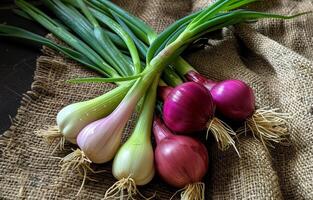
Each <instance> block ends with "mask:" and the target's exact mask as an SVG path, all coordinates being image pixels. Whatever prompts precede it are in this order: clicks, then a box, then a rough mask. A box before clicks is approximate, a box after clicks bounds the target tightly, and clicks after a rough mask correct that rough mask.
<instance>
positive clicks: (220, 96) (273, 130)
mask: <svg viewBox="0 0 313 200" xmlns="http://www.w3.org/2000/svg"><path fill="white" fill-rule="evenodd" d="M185 77H186V78H187V80H190V81H194V82H197V83H199V84H201V85H203V86H205V87H206V88H207V89H208V90H209V91H210V93H211V95H212V98H213V101H214V103H215V105H216V110H217V112H219V113H220V114H221V115H222V116H224V117H226V118H228V119H231V120H233V121H245V124H246V125H245V126H244V127H242V128H240V129H239V130H238V132H239V133H240V132H241V133H242V132H246V130H247V128H248V129H250V130H251V132H252V134H253V135H255V136H256V137H258V138H259V139H260V141H261V142H262V143H263V144H264V146H265V147H266V146H267V145H268V146H272V145H271V143H270V142H274V143H282V142H285V141H286V140H288V139H287V137H286V136H287V135H288V128H287V126H286V123H287V121H286V118H288V114H286V113H279V112H277V109H257V110H256V108H255V96H254V93H253V90H252V88H251V87H249V86H248V85H247V84H246V83H244V82H243V81H240V80H234V79H233V80H225V81H221V82H219V83H216V82H214V81H211V80H209V79H207V78H205V77H204V76H202V75H200V74H199V73H197V72H196V71H193V70H191V71H189V72H188V73H187V74H186V75H185Z"/></svg>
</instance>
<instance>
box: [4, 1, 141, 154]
mask: <svg viewBox="0 0 313 200" xmlns="http://www.w3.org/2000/svg"><path fill="white" fill-rule="evenodd" d="M44 3H45V4H46V5H47V6H48V7H49V8H50V9H51V10H52V11H54V12H55V13H56V14H57V16H59V17H60V18H61V20H62V21H64V22H65V23H66V24H67V25H68V26H70V28H71V29H72V30H73V31H74V32H75V33H79V36H80V38H78V37H76V36H75V35H73V34H72V32H70V31H69V30H67V29H64V26H62V25H61V24H60V23H59V22H57V21H56V20H53V19H51V18H50V17H48V16H47V15H45V14H44V13H43V12H41V11H40V10H39V9H37V8H36V7H34V6H32V5H31V4H29V3H27V2H25V1H22V0H18V1H16V4H17V5H18V6H19V7H20V8H21V9H22V10H23V11H24V12H25V13H26V15H27V16H29V17H31V18H33V19H34V20H36V21H37V22H39V23H40V24H41V25H42V26H44V27H45V28H46V29H48V30H49V31H51V32H52V33H53V34H54V35H56V36H57V37H58V38H59V39H61V40H62V41H63V42H65V43H66V44H67V45H68V46H70V48H68V47H65V46H63V45H60V44H58V43H55V42H53V41H51V40H49V39H47V38H44V37H42V36H39V35H36V34H34V33H31V32H29V31H26V30H23V29H20V28H16V27H12V26H9V25H0V35H1V36H9V37H19V38H23V39H28V40H31V41H34V42H37V43H40V44H43V45H46V46H48V47H50V48H52V49H55V50H57V51H59V52H61V53H63V54H64V55H66V56H68V57H69V58H72V59H73V60H76V61H78V62H80V63H81V64H83V66H85V67H88V68H90V69H92V70H95V71H97V72H99V73H100V74H102V75H103V76H107V77H112V78H111V79H109V80H107V81H115V82H116V83H117V84H119V85H120V86H118V87H117V88H115V89H113V90H112V91H110V92H108V93H105V94H103V95H101V96H100V97H97V98H94V99H91V100H88V101H84V102H78V103H74V104H70V105H68V106H66V107H64V108H63V109H62V110H61V111H60V112H59V113H58V115H57V120H56V121H57V126H52V127H50V128H49V129H48V130H40V131H39V132H38V135H40V136H42V137H44V138H45V139H46V140H47V141H48V142H49V143H52V142H54V141H55V140H57V139H59V143H58V145H57V146H56V148H57V147H60V148H61V149H63V148H64V142H65V139H66V140H68V141H70V142H71V143H74V144H75V143H76V137H77V134H78V133H79V131H80V130H81V129H82V128H84V127H85V126H86V125H87V124H89V123H91V122H93V121H95V120H97V119H100V118H102V117H104V116H107V115H108V114H110V113H111V112H112V111H113V110H114V109H115V108H116V107H117V106H118V104H119V103H120V102H121V100H122V99H123V97H124V96H125V95H126V93H127V91H128V90H129V89H130V88H131V86H132V84H133V83H131V79H132V78H128V77H123V76H126V75H132V74H133V75H134V77H136V74H138V73H139V72H140V70H141V68H142V67H141V63H140V59H139V56H138V53H137V51H136V47H135V45H134V43H133V42H132V40H131V38H130V36H128V34H127V33H125V31H123V29H122V28H121V27H120V26H119V25H118V24H113V25H114V27H115V29H114V31H115V32H117V33H119V34H118V35H119V37H118V38H119V40H120V38H121V39H122V40H123V44H125V47H126V49H127V48H128V49H130V54H131V56H132V61H129V60H127V61H125V60H126V59H125V58H124V55H120V54H121V53H120V51H119V50H118V49H117V48H116V47H115V46H114V44H113V42H111V41H110V39H107V38H106V35H105V33H104V32H103V31H102V29H101V27H100V26H99V24H98V23H97V21H96V20H95V19H94V18H93V17H92V16H90V15H89V14H90V13H88V11H86V10H85V12H84V14H85V15H86V16H88V17H89V21H92V23H89V21H88V20H86V19H85V18H84V17H83V16H82V15H81V14H80V13H79V12H78V11H77V10H75V8H73V7H72V8H70V7H66V6H65V5H64V4H63V3H62V2H60V1H53V2H52V1H49V0H46V1H44ZM80 3H81V2H80ZM81 6H82V7H83V4H81ZM73 17H74V18H73ZM92 25H93V27H92ZM93 28H94V32H93ZM112 35H115V34H113V33H112V34H110V36H111V38H112ZM114 37H115V36H114ZM114 37H113V38H114ZM103 38H106V40H105V41H103V40H104V39H103ZM97 39H98V40H99V41H97ZM102 39H103V40H102ZM115 41H116V37H115ZM89 45H90V46H89ZM91 47H92V48H91ZM94 49H95V50H94ZM105 50H106V51H105ZM112 52H113V53H112ZM110 53H111V54H110ZM120 57H123V58H124V62H123V63H118V62H122V61H123V59H121V58H120ZM116 58H118V59H116ZM114 59H115V60H116V61H117V62H116V63H118V64H116V63H113V62H114ZM106 61H108V62H109V63H110V64H108V63H107V62H106ZM129 63H134V64H133V65H130V64H129ZM111 65H112V66H114V67H111ZM133 66H134V67H133ZM127 69H129V70H127ZM137 77H139V76H137ZM125 80H130V82H124V81H125ZM122 81H123V82H122ZM107 105H110V106H107Z"/></svg>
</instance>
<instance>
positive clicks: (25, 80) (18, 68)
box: [0, 0, 46, 134]
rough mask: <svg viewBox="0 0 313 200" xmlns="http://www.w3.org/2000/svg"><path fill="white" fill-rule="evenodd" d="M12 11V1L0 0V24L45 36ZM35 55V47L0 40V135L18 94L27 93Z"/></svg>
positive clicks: (16, 103)
mask: <svg viewBox="0 0 313 200" xmlns="http://www.w3.org/2000/svg"><path fill="white" fill-rule="evenodd" d="M32 2H34V3H36V4H38V1H32ZM12 8H15V7H14V3H13V1H11V0H1V1H0V23H6V24H10V25H16V26H19V27H23V28H25V29H27V30H30V31H32V32H36V33H39V34H41V35H44V34H46V31H45V30H44V29H43V28H42V27H40V25H38V24H36V23H35V22H32V21H29V20H26V19H23V18H21V17H19V16H17V15H15V14H14V13H13V12H12V11H11V10H12ZM39 55H40V46H39V45H34V44H31V43H27V42H25V41H22V40H16V39H9V38H3V37H0V134H2V133H3V132H4V131H5V130H7V129H8V128H9V127H10V124H11V120H10V118H11V117H12V118H14V116H15V115H16V111H17V109H18V107H19V106H20V101H21V98H22V94H23V93H25V92H26V91H27V90H30V86H31V83H32V81H33V75H34V71H35V68H36V58H37V57H38V56H39Z"/></svg>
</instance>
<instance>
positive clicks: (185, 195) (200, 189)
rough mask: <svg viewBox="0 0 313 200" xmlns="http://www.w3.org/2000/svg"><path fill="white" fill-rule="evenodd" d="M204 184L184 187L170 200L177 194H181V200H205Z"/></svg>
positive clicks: (199, 183)
mask: <svg viewBox="0 0 313 200" xmlns="http://www.w3.org/2000/svg"><path fill="white" fill-rule="evenodd" d="M204 191H205V184H204V183H201V182H198V183H193V184H189V185H187V186H185V187H184V188H183V189H181V190H178V191H177V192H175V194H174V195H173V196H172V197H171V199H170V200H172V199H173V198H174V197H175V196H176V194H177V193H179V192H181V194H180V197H181V200H204V199H205V193H204Z"/></svg>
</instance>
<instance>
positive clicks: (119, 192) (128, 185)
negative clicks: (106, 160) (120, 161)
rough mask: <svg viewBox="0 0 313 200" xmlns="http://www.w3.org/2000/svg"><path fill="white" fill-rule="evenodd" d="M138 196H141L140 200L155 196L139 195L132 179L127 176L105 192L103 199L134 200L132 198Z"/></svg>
mask: <svg viewBox="0 0 313 200" xmlns="http://www.w3.org/2000/svg"><path fill="white" fill-rule="evenodd" d="M124 191H125V192H126V194H124ZM137 194H139V195H140V196H141V199H146V200H148V199H152V198H154V196H155V195H153V196H152V197H149V198H147V197H145V196H144V195H143V194H141V193H140V192H139V190H138V188H137V186H136V183H135V181H134V179H132V178H130V176H128V177H127V178H122V179H121V180H119V181H117V182H116V183H114V184H113V185H112V186H111V187H110V188H109V189H108V190H107V191H106V192H105V195H104V199H124V198H125V199H135V198H134V196H136V195H137Z"/></svg>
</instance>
